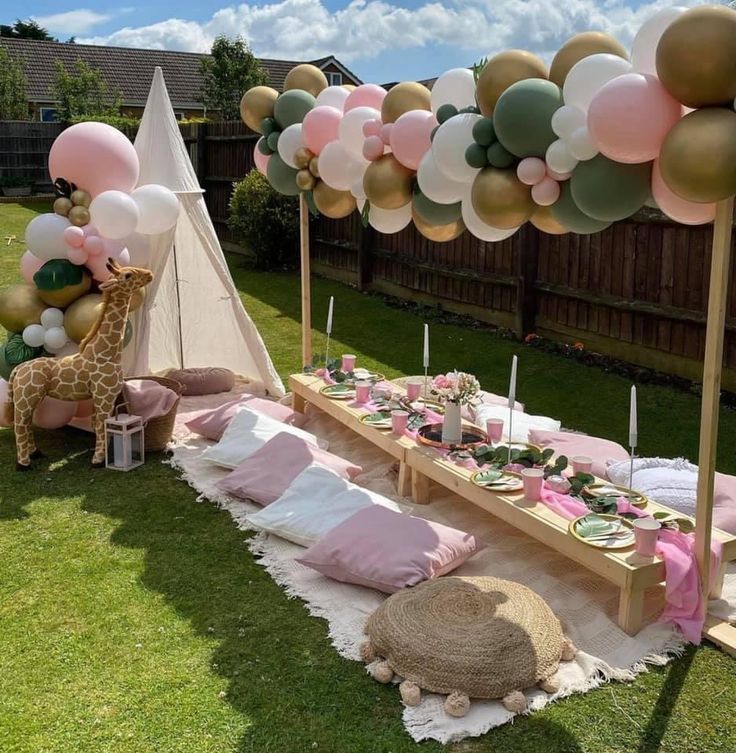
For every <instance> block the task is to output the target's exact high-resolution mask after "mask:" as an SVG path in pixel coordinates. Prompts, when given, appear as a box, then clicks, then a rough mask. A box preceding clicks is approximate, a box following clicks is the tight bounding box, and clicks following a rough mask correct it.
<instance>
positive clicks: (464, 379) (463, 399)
mask: <svg viewBox="0 0 736 753" xmlns="http://www.w3.org/2000/svg"><path fill="white" fill-rule="evenodd" d="M431 392H432V394H433V395H435V396H436V397H437V398H438V399H439V400H440V401H442V402H444V403H455V404H456V405H472V404H473V403H475V402H477V399H478V393H479V392H480V383H479V382H478V380H477V379H476V378H475V377H474V376H473V375H472V374H466V373H465V372H464V371H457V370H455V371H450V372H448V373H447V374H438V375H437V376H436V377H435V378H434V379H433V380H432V386H431Z"/></svg>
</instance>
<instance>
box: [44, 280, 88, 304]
mask: <svg viewBox="0 0 736 753" xmlns="http://www.w3.org/2000/svg"><path fill="white" fill-rule="evenodd" d="M91 287H92V276H91V275H90V274H89V273H88V272H87V271H83V272H82V279H81V280H80V281H79V282H78V283H77V284H76V285H67V286H66V287H63V288H59V289H58V290H38V291H37V293H38V297H39V298H40V299H41V300H42V301H43V302H44V303H45V304H46V305H47V306H53V307H54V308H57V309H65V308H66V307H67V306H69V305H70V304H71V303H74V301H76V300H77V298H81V297H82V296H83V295H85V294H86V293H88V292H89V289H90V288H91Z"/></svg>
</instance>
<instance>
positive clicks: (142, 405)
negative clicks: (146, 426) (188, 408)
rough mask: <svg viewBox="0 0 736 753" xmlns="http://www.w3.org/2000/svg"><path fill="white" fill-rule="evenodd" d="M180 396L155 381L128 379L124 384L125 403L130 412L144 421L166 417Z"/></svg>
mask: <svg viewBox="0 0 736 753" xmlns="http://www.w3.org/2000/svg"><path fill="white" fill-rule="evenodd" d="M178 399H179V395H177V394H176V392H174V390H170V389H169V388H168V387H164V386H163V384H159V383H158V382H154V381H153V379H128V380H127V381H125V382H123V401H124V402H125V403H127V405H128V412H129V413H132V414H133V415H134V416H140V417H141V418H142V419H143V420H144V421H150V420H151V419H152V418H158V417H159V416H165V415H166V414H167V413H168V412H169V411H170V410H171V409H172V408H173V407H174V404H175V403H176V401H177V400H178Z"/></svg>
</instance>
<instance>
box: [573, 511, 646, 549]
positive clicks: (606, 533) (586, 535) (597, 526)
mask: <svg viewBox="0 0 736 753" xmlns="http://www.w3.org/2000/svg"><path fill="white" fill-rule="evenodd" d="M569 531H570V533H571V534H572V536H574V537H575V538H576V539H577V540H578V541H582V542H583V543H584V544H587V545H588V546H592V547H595V548H596V549H609V550H617V549H628V548H629V547H631V546H633V545H634V527H633V526H632V524H631V522H630V521H628V520H626V518H622V517H620V516H618V515H606V514H603V513H601V514H599V513H588V514H587V515H582V516H581V517H579V518H575V520H571V521H570V527H569Z"/></svg>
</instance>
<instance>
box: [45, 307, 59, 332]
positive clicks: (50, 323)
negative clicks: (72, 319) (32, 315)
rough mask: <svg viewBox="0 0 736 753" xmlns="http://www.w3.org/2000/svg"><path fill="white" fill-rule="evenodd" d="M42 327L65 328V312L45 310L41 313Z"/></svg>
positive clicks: (52, 309)
mask: <svg viewBox="0 0 736 753" xmlns="http://www.w3.org/2000/svg"><path fill="white" fill-rule="evenodd" d="M41 326H42V327H43V328H44V329H51V328H52V327H63V326H64V312H63V311H62V310H61V309H54V308H51V309H44V310H43V311H42V312H41Z"/></svg>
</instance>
